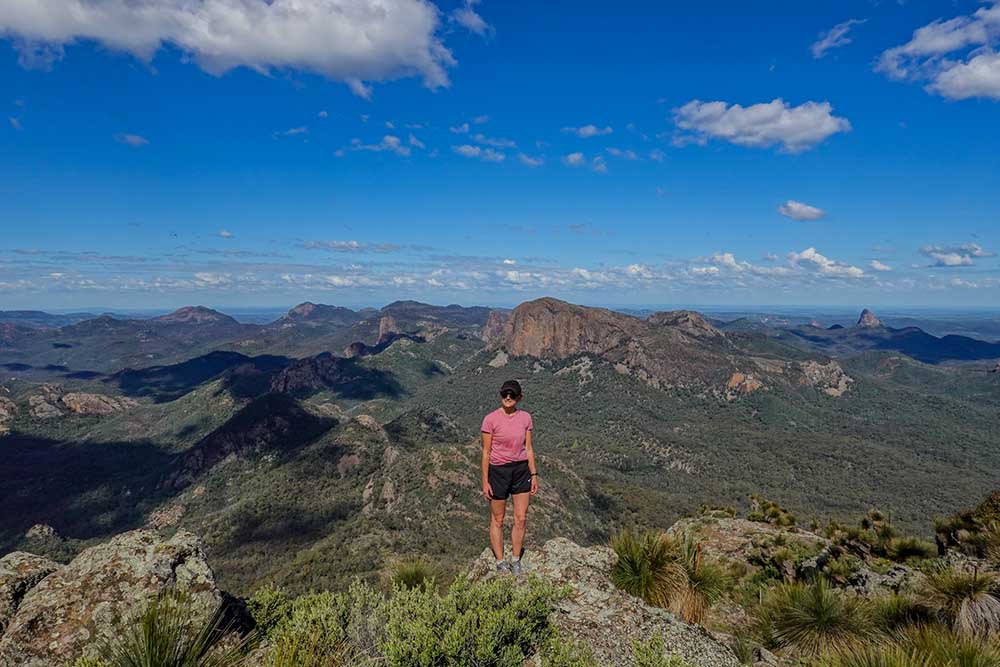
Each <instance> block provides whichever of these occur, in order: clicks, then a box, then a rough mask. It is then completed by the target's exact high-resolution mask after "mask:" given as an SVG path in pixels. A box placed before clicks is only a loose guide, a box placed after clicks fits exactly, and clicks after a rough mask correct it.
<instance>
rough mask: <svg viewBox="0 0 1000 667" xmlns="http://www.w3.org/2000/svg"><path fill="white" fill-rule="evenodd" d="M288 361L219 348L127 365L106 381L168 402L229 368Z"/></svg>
mask: <svg viewBox="0 0 1000 667" xmlns="http://www.w3.org/2000/svg"><path fill="white" fill-rule="evenodd" d="M289 361H290V360H289V359H288V358H286V357H278V356H271V355H262V356H259V357H248V356H246V355H243V354H240V353H239V352H221V351H219V352H210V353H208V354H206V355H203V356H200V357H195V358H194V359H188V360H187V361H184V362H181V363H179V364H170V365H168V366H152V367H150V368H142V369H138V370H135V369H131V368H127V369H125V370H122V371H119V372H118V373H115V374H114V375H113V376H111V377H110V378H108V379H107V380H105V381H106V382H108V383H113V384H116V385H117V386H118V388H119V389H120V390H121V391H122V393H124V394H126V395H127V396H134V397H144V398H151V399H153V401H154V402H156V403H167V402H169V401H173V400H176V399H178V398H180V397H181V396H183V395H184V394H187V393H188V392H190V391H191V390H193V389H195V388H196V387H198V386H199V385H201V384H203V383H204V382H207V381H209V380H211V379H213V378H215V377H216V376H218V375H219V374H221V373H224V372H226V371H228V370H231V369H235V368H237V367H240V366H243V365H247V364H249V365H251V366H252V367H254V368H255V369H257V370H259V371H261V372H264V373H266V372H271V371H274V370H277V369H279V368H281V367H283V366H285V365H287V364H288V363H289ZM234 384H235V385H236V386H237V388H238V389H239V388H241V387H240V385H239V383H238V382H235V383H234ZM256 393H257V394H259V393H261V392H260V391H257V392H256ZM254 395H255V394H254Z"/></svg>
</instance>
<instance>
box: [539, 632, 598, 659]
mask: <svg viewBox="0 0 1000 667" xmlns="http://www.w3.org/2000/svg"><path fill="white" fill-rule="evenodd" d="M542 667H598V665H597V659H596V658H594V652H593V651H592V650H591V649H590V647H589V646H588V645H587V644H586V642H582V641H578V640H576V639H573V638H571V637H563V636H562V635H560V634H559V633H557V632H554V633H553V635H552V638H551V639H549V641H548V643H547V644H546V645H545V648H544V649H543V650H542Z"/></svg>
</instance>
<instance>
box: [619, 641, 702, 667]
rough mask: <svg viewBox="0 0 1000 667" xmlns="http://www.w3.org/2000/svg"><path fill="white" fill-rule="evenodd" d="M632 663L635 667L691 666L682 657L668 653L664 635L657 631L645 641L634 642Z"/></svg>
mask: <svg viewBox="0 0 1000 667" xmlns="http://www.w3.org/2000/svg"><path fill="white" fill-rule="evenodd" d="M632 663H633V665H634V667H689V665H688V663H687V662H686V661H685V660H684V659H683V658H681V657H679V656H676V655H672V656H669V657H668V656H667V655H666V647H665V646H664V643H663V635H661V634H660V633H655V634H654V635H653V636H652V637H650V638H649V639H648V640H646V641H644V642H640V641H633V642H632Z"/></svg>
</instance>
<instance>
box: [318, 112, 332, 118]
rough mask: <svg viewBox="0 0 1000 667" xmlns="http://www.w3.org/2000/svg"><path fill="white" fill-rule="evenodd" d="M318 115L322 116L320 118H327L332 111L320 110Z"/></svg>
mask: <svg viewBox="0 0 1000 667" xmlns="http://www.w3.org/2000/svg"><path fill="white" fill-rule="evenodd" d="M316 115H317V116H318V117H320V118H327V117H329V115H330V112H329V111H320V112H319V113H318V114H316Z"/></svg>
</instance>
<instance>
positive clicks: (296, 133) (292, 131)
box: [272, 125, 309, 139]
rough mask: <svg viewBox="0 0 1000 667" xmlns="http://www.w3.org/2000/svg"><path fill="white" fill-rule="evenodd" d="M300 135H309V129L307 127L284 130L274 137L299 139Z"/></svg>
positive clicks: (276, 133)
mask: <svg viewBox="0 0 1000 667" xmlns="http://www.w3.org/2000/svg"><path fill="white" fill-rule="evenodd" d="M300 134H309V128H308V127H306V126H305V125H302V126H299V127H290V128H288V129H287V130H283V131H281V132H275V133H274V135H272V136H274V138H275V139H277V138H278V137H297V136H299V135H300Z"/></svg>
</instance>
